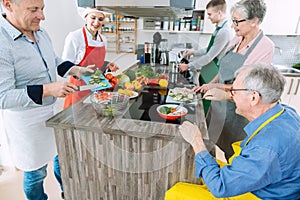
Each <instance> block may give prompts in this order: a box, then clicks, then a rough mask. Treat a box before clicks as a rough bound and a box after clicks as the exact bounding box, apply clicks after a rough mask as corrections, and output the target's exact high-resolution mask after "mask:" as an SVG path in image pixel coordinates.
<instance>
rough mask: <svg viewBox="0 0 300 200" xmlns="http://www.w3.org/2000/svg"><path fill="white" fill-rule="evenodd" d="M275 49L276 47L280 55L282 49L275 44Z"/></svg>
mask: <svg viewBox="0 0 300 200" xmlns="http://www.w3.org/2000/svg"><path fill="white" fill-rule="evenodd" d="M275 49H278V51H279V55H282V49H281V48H280V47H279V46H275Z"/></svg>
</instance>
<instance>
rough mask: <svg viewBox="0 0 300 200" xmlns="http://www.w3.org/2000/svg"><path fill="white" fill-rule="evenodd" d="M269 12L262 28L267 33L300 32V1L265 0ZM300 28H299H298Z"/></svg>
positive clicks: (289, 33) (291, 33) (284, 33)
mask: <svg viewBox="0 0 300 200" xmlns="http://www.w3.org/2000/svg"><path fill="white" fill-rule="evenodd" d="M265 2H266V5H267V13H266V16H265V19H264V21H263V23H262V24H261V28H262V30H263V31H264V33H265V34H270V35H295V34H300V28H299V26H300V25H299V23H300V22H299V20H300V19H299V18H300V12H299V7H300V2H299V1H296V0H284V1H282V0H265ZM297 29H298V30H297Z"/></svg>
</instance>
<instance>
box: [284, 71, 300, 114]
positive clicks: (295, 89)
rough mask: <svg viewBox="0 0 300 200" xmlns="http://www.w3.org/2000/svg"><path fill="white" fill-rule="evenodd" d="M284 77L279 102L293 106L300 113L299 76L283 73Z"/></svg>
mask: <svg viewBox="0 0 300 200" xmlns="http://www.w3.org/2000/svg"><path fill="white" fill-rule="evenodd" d="M284 77H285V79H286V84H285V87H284V91H283V94H282V96H281V102H282V103H284V104H287V105H289V106H291V107H293V108H295V109H296V110H297V112H298V113H299V114H300V104H299V102H300V76H289V75H285V76H284Z"/></svg>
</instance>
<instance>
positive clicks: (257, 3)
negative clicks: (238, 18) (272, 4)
mask: <svg viewBox="0 0 300 200" xmlns="http://www.w3.org/2000/svg"><path fill="white" fill-rule="evenodd" d="M266 10H267V7H266V4H265V2H264V1H263V0H241V1H239V2H237V3H236V4H235V5H234V6H233V7H232V8H231V15H232V14H233V13H234V12H238V13H239V14H241V15H242V16H243V18H244V19H246V20H253V19H255V18H257V19H258V21H259V23H261V22H262V21H263V19H264V17H265V15H266Z"/></svg>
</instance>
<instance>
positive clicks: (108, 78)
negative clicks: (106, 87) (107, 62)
mask: <svg viewBox="0 0 300 200" xmlns="http://www.w3.org/2000/svg"><path fill="white" fill-rule="evenodd" d="M113 77H114V76H113V75H112V74H111V73H107V74H106V75H105V78H106V79H107V80H109V81H110V80H111V79H112V78H113Z"/></svg>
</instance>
